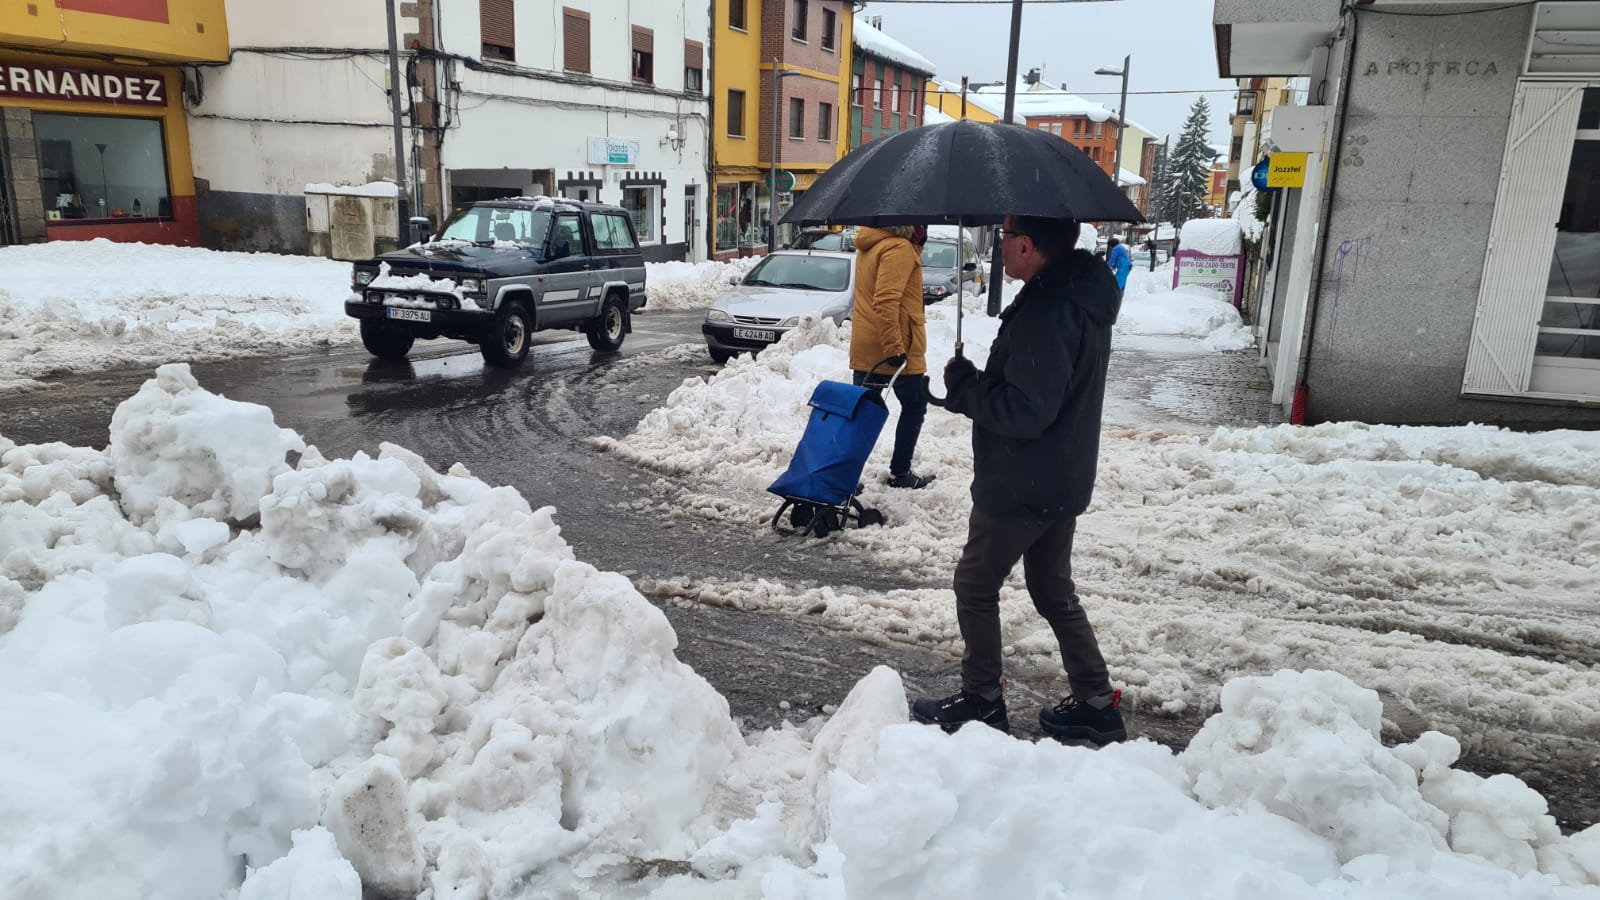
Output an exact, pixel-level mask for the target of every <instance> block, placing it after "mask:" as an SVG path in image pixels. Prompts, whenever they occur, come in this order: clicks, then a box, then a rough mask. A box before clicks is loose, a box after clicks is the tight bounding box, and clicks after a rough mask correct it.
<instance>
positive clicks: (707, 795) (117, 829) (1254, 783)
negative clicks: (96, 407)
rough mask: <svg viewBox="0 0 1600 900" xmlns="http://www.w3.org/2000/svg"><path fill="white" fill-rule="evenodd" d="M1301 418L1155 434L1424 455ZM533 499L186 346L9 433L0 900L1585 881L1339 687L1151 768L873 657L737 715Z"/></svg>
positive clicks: (1482, 788)
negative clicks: (920, 698) (1298, 437)
mask: <svg viewBox="0 0 1600 900" xmlns="http://www.w3.org/2000/svg"><path fill="white" fill-rule="evenodd" d="M830 349H835V348H833V347H832V346H831V345H829V344H826V343H824V342H819V343H818V344H816V345H814V346H812V347H811V348H809V349H808V350H807V351H803V352H801V353H798V354H795V353H791V354H789V355H788V356H787V360H788V364H789V365H790V366H792V367H797V368H799V369H802V370H803V367H804V365H805V362H804V361H803V360H802V357H803V356H804V355H805V353H807V352H809V353H811V354H812V356H813V357H825V356H826V355H827V351H829V350H830ZM765 356H766V355H765V354H764V355H763V357H764V358H765ZM784 356H785V354H783V353H782V352H780V353H775V354H773V357H774V358H775V359H776V358H783V357H784ZM741 368H753V366H749V365H747V366H744V367H740V366H735V367H732V368H730V370H729V372H730V373H733V374H734V375H737V374H738V372H739V370H740V369H741ZM750 374H751V373H749V372H746V373H745V378H746V381H747V382H748V380H749V375H750ZM729 381H730V382H731V381H733V378H732V377H731V376H730V379H729ZM1326 438H1327V436H1324V439H1323V440H1319V441H1317V442H1316V443H1315V444H1314V445H1313V447H1311V448H1307V447H1299V448H1296V447H1292V446H1290V445H1289V444H1287V443H1280V444H1277V445H1274V444H1272V443H1271V441H1272V436H1271V435H1270V434H1268V435H1265V436H1260V437H1258V438H1257V439H1256V440H1257V441H1258V442H1261V443H1258V444H1257V445H1250V444H1248V443H1247V442H1244V441H1240V440H1235V441H1233V442H1232V444H1233V445H1232V446H1228V445H1227V444H1228V443H1229V442H1228V441H1226V440H1224V441H1223V444H1224V445H1223V446H1212V447H1209V448H1205V449H1204V450H1202V448H1200V447H1197V446H1195V445H1194V444H1192V443H1188V442H1184V443H1182V444H1181V445H1180V447H1179V449H1178V452H1179V453H1186V454H1200V453H1203V452H1209V453H1211V454H1222V455H1226V454H1250V453H1254V454H1262V455H1272V454H1276V455H1284V456H1289V455H1294V454H1297V453H1298V454H1299V455H1300V456H1301V457H1302V458H1303V459H1305V460H1306V462H1307V463H1309V462H1311V460H1310V456H1311V455H1312V454H1310V453H1309V452H1308V450H1310V449H1320V450H1322V451H1329V450H1333V449H1335V448H1337V449H1338V450H1339V452H1342V453H1349V454H1352V455H1354V456H1355V457H1357V459H1358V461H1360V460H1367V461H1371V462H1385V461H1390V460H1408V459H1410V457H1413V456H1415V455H1417V453H1416V447H1408V446H1407V445H1405V444H1404V443H1403V442H1400V443H1393V442H1383V443H1381V444H1377V445H1374V444H1370V443H1366V442H1363V441H1360V440H1357V439H1354V438H1352V437H1350V436H1349V435H1344V436H1341V437H1339V440H1340V441H1342V442H1343V446H1339V445H1338V444H1336V443H1334V442H1330V441H1329V440H1326ZM1126 440H1130V441H1132V440H1138V441H1145V442H1150V441H1152V436H1149V435H1145V436H1142V437H1139V438H1126ZM1435 443H1436V442H1435ZM1491 444H1492V442H1491ZM1429 446H1434V444H1430V445H1429ZM1502 449H1503V448H1502ZM1248 458H1249V457H1248V456H1247V455H1241V456H1240V459H1241V460H1248ZM1432 458H1433V459H1436V460H1437V462H1435V463H1434V464H1436V465H1440V466H1445V465H1450V466H1455V465H1461V464H1465V463H1467V462H1468V461H1471V462H1472V463H1475V464H1477V465H1479V466H1482V467H1485V468H1489V467H1493V466H1496V465H1502V463H1497V462H1496V460H1497V459H1499V458H1500V457H1498V456H1496V449H1495V447H1493V446H1487V447H1485V446H1481V445H1475V446H1458V447H1456V448H1455V449H1454V450H1452V451H1450V452H1448V453H1442V454H1437V455H1435V456H1433V457H1432ZM1203 461H1214V457H1205V456H1201V457H1197V458H1195V459H1194V462H1195V463H1196V464H1201V463H1202V462H1203ZM1403 464H1404V465H1405V466H1406V467H1407V469H1408V471H1412V472H1416V473H1422V472H1425V471H1426V470H1425V469H1423V468H1421V467H1420V464H1419V463H1418V462H1416V461H1410V462H1405V463H1403ZM1519 471H1520V472H1522V473H1523V474H1525V475H1534V474H1537V475H1538V476H1540V477H1554V476H1557V475H1560V476H1562V477H1564V478H1567V479H1568V480H1569V481H1570V480H1572V479H1571V475H1572V471H1573V469H1572V467H1571V466H1567V467H1563V466H1562V464H1561V461H1560V460H1559V459H1558V458H1556V457H1552V456H1544V457H1540V458H1539V460H1538V461H1537V462H1535V463H1526V462H1525V463H1524V464H1523V468H1521V469H1520V470H1519ZM1188 475H1189V476H1190V477H1189V478H1188V482H1189V485H1190V486H1191V487H1192V486H1193V484H1194V482H1195V480H1196V476H1198V475H1199V473H1198V472H1197V471H1195V470H1192V469H1191V470H1188ZM1227 477H1229V476H1228V474H1227V473H1225V472H1207V473H1205V474H1204V476H1203V479H1202V480H1206V481H1210V482H1211V486H1210V489H1208V490H1204V491H1201V494H1202V495H1203V496H1207V497H1216V496H1217V493H1216V492H1217V490H1218V489H1219V488H1220V487H1221V485H1220V479H1224V478H1227ZM1417 477H1421V476H1420V474H1418V475H1417ZM1164 479H1165V480H1172V483H1171V484H1169V485H1168V488H1169V489H1170V490H1174V491H1181V489H1182V488H1183V487H1184V485H1183V484H1182V481H1183V479H1180V478H1177V477H1176V473H1175V471H1174V470H1173V469H1172V468H1171V467H1168V468H1163V469H1158V470H1157V471H1156V472H1154V473H1153V477H1152V479H1150V480H1149V481H1147V482H1146V483H1145V488H1146V489H1154V488H1155V487H1156V486H1157V485H1158V484H1159V483H1160V482H1161V481H1162V480H1164ZM1526 499H1527V498H1525V500H1526ZM1180 505H1181V504H1180ZM1496 512H1503V510H1496ZM558 521H559V514H558V513H557V512H556V511H555V510H553V509H550V508H545V509H539V510H534V509H531V508H530V507H529V506H528V504H527V503H526V501H525V500H523V498H522V497H520V496H519V495H518V494H517V493H516V492H515V491H512V490H510V489H508V488H495V487H492V486H490V485H487V484H484V483H483V482H481V481H479V480H477V479H475V478H473V477H472V476H471V474H470V473H468V472H466V471H465V470H463V469H461V468H460V467H455V468H453V469H452V470H450V471H449V472H446V473H439V472H436V471H433V470H431V469H430V468H429V467H428V466H427V465H426V464H425V463H423V461H422V460H421V459H419V458H418V457H417V456H415V455H414V454H412V453H410V452H408V451H406V450H404V449H403V448H399V447H394V446H391V445H385V446H384V447H383V448H382V450H381V452H380V455H379V457H378V458H376V459H374V458H369V457H367V456H366V455H364V454H358V455H357V456H356V457H355V458H353V459H349V460H329V459H325V458H323V456H322V455H321V454H320V453H318V452H317V451H316V450H315V448H313V447H308V446H306V445H305V443H304V441H303V440H302V439H301V438H300V437H299V436H298V435H296V434H294V433H293V432H289V431H286V430H282V429H280V428H278V427H277V426H276V425H275V423H274V421H273V418H272V415H271V413H270V411H268V410H266V409H265V408H263V407H259V406H253V405H250V404H243V403H238V402H234V401H228V400H225V399H223V398H221V397H218V396H216V395H214V394H211V393H209V392H207V391H206V390H204V389H203V387H202V386H200V385H198V384H197V383H196V382H195V381H194V379H193V378H192V376H191V375H190V374H189V372H188V370H187V368H186V367H183V366H167V367H164V368H162V369H161V370H160V371H159V372H158V373H157V376H156V377H155V378H153V379H151V380H150V381H149V382H147V383H146V384H145V385H144V387H143V388H142V389H141V390H140V391H139V392H138V394H136V395H135V396H134V397H131V398H130V399H128V400H127V401H126V402H124V403H123V404H122V405H121V407H119V409H118V410H117V413H116V415H115V416H114V418H113V422H112V426H111V435H110V442H109V444H108V446H107V447H106V449H105V450H104V451H97V450H91V449H85V448H74V447H69V446H66V445H63V444H48V445H32V446H15V445H13V444H11V443H10V442H9V441H6V440H5V439H4V438H3V437H0V683H3V684H5V685H6V690H5V691H4V692H0V735H3V736H4V737H3V738H0V846H5V847H7V848H8V849H9V850H11V851H12V852H10V853H7V854H5V855H3V856H0V893H3V894H4V896H6V897H7V898H8V900H11V898H15V900H78V898H84V900H88V898H95V900H121V898H129V900H133V898H147V897H154V896H160V897H163V898H171V900H191V898H192V900H202V898H203V900H212V898H217V897H232V898H237V900H296V898H307V897H315V898H318V900H358V898H360V897H361V896H362V895H363V889H365V890H366V891H368V892H370V893H371V894H381V895H388V896H408V897H409V896H421V897H431V898H445V897H449V898H454V900H487V898H489V897H546V896H574V895H593V896H602V897H608V898H611V897H616V898H630V897H636V898H644V897H650V898H657V900H687V898H705V897H717V898H729V900H732V898H751V900H754V898H758V897H760V898H795V900H799V898H815V900H843V898H873V900H880V898H907V900H910V898H919V900H921V898H950V900H957V898H970V897H973V896H996V897H1044V896H1056V895H1063V896H1064V895H1065V894H1067V893H1070V894H1072V895H1075V896H1076V895H1082V896H1096V897H1109V898H1129V900H1132V898H1140V897H1179V896H1181V897H1190V898H1219V900H1220V898H1233V897H1240V896H1250V897H1268V896H1270V897H1308V898H1309V897H1329V898H1333V897H1338V898H1374V900H1376V898H1399V897H1405V898H1440V900H1463V898H1466V900H1473V898H1483V900H1491V898H1492V900H1504V898H1552V900H1580V898H1589V900H1593V898H1597V897H1600V888H1597V887H1595V885H1596V884H1600V828H1597V829H1590V830H1589V831H1588V832H1585V833H1583V834H1579V835H1575V836H1572V837H1563V836H1562V835H1561V834H1560V833H1559V831H1558V829H1557V828H1556V826H1555V823H1554V822H1553V820H1551V819H1550V817H1549V816H1548V815H1545V814H1544V808H1545V806H1544V800H1543V798H1541V797H1539V796H1538V795H1537V794H1535V793H1534V792H1532V791H1530V790H1529V789H1528V788H1527V787H1526V786H1525V785H1523V784H1522V783H1520V782H1518V781H1517V780H1516V779H1514V778H1510V777H1505V776H1501V777H1496V778H1492V779H1488V780H1485V779H1482V778H1479V777H1477V776H1475V775H1471V774H1468V773H1465V772H1462V771H1459V770H1456V769H1454V768H1452V764H1453V763H1454V761H1455V759H1456V757H1457V754H1458V752H1459V744H1458V743H1457V741H1455V740H1454V739H1453V738H1450V737H1448V736H1445V735H1442V734H1436V733H1434V734H1426V735H1423V736H1422V738H1421V739H1420V740H1417V741H1415V742H1413V743H1409V744H1405V745H1403V746H1398V747H1393V748H1385V747H1384V746H1383V745H1382V744H1380V743H1379V735H1380V731H1381V728H1382V723H1381V717H1382V705H1381V704H1380V702H1379V699H1378V697H1377V695H1376V694H1374V693H1373V692H1372V691H1370V690H1367V689H1364V688H1361V687H1357V686H1356V685H1355V684H1353V683H1351V681H1350V680H1349V679H1347V678H1345V677H1344V676H1341V675H1338V674H1334V673H1331V672H1318V671H1307V672H1293V671H1285V672H1279V673H1277V674H1274V675H1271V676H1270V677H1261V678H1238V679H1234V680H1232V681H1230V682H1229V683H1228V684H1227V686H1226V687H1225V688H1224V689H1223V690H1222V692H1221V698H1220V700H1221V711H1220V712H1219V713H1218V714H1217V715H1215V716H1214V717H1212V719H1211V721H1209V722H1208V723H1207V725H1206V727H1205V728H1204V729H1203V730H1202V731H1201V733H1200V734H1199V735H1197V736H1196V738H1195V739H1194V741H1193V742H1192V744H1191V745H1190V747H1189V748H1188V749H1187V750H1186V751H1185V752H1183V753H1181V754H1173V753H1172V752H1171V751H1169V750H1168V749H1166V748H1163V747H1161V746H1159V745H1156V744H1152V743H1149V742H1147V741H1136V742H1132V743H1128V744H1123V745H1116V746H1112V747H1108V748H1106V749H1104V750H1100V751H1090V750H1086V749H1083V748H1077V747H1065V746H1060V745H1057V744H1054V743H1048V742H1046V743H1041V744H1032V743H1029V742H1025V741H1018V740H1014V739H1012V738H1008V737H1006V736H1003V735H1000V734H998V733H996V732H993V731H990V730H988V729H984V728H969V729H966V730H963V731H962V732H960V733H958V734H956V735H953V736H949V735H945V734H943V733H942V732H939V731H938V730H935V729H931V728H927V727H923V726H917V725H911V724H907V723H906V697H905V692H904V688H903V686H902V684H901V682H900V680H899V678H898V677H897V675H896V674H895V673H894V672H892V671H890V670H887V669H879V670H876V671H874V672H872V673H871V674H870V675H868V676H867V677H865V678H864V679H863V680H862V681H861V682H860V683H859V684H858V685H857V687H856V688H855V690H854V691H852V692H851V694H850V695H849V697H847V698H846V699H845V700H844V702H843V703H842V704H841V706H840V707H839V709H838V711H837V712H836V713H834V714H833V715H832V716H831V717H830V718H828V719H827V720H825V721H824V720H821V719H818V720H813V721H810V722H806V723H803V724H801V725H799V726H794V727H785V728H783V729H781V730H774V731H768V732H763V733H761V734H752V735H741V734H740V733H739V732H738V731H737V730H736V729H735V727H734V726H733V723H732V722H731V721H730V720H729V718H728V712H727V705H726V703H725V701H724V700H723V699H722V698H721V697H720V696H719V695H718V694H717V693H716V692H715V691H713V690H712V689H711V688H710V686H708V685H707V684H706V683H705V682H704V681H703V680H702V679H701V678H700V677H699V676H698V675H696V674H695V673H694V672H692V671H691V670H689V669H687V668H686V667H685V666H683V665H682V664H681V663H680V662H678V660H677V659H676V658H675V656H674V653H673V650H674V647H675V646H676V642H677V636H676V635H675V634H673V632H672V629H671V628H670V627H669V626H668V625H667V622H666V620H665V618H664V617H663V616H662V614H661V613H660V611H659V610H657V609H656V608H655V607H653V606H651V605H650V604H649V603H648V602H647V601H646V600H645V599H644V598H643V597H641V596H640V595H639V594H638V593H637V592H636V591H635V590H634V589H633V587H632V586H631V585H630V584H629V583H628V582H627V580H626V579H625V578H623V577H622V576H620V575H616V574H613V573H606V572H600V571H597V570H595V569H594V568H593V567H591V566H589V565H587V564H585V563H583V562H582V561H580V560H576V559H574V558H573V554H572V552H571V550H570V549H569V548H568V546H567V545H566V544H565V542H563V541H562V539H561V537H560V534H559V529H558V527H557V523H558ZM1211 524H1213V523H1212V522H1209V521H1208V522H1196V521H1190V522H1188V523H1186V527H1200V528H1204V527H1209V526H1210V525H1211ZM1193 537H1194V538H1195V539H1198V538H1199V537H1201V535H1199V534H1198V533H1197V534H1195V535H1193ZM1156 549H1157V551H1158V552H1159V549H1160V548H1159V547H1157V548H1156ZM1155 564H1157V563H1156V560H1155V559H1152V560H1150V561H1147V562H1146V566H1151V565H1155ZM792 599H793V598H791V600H792ZM1148 618H1150V620H1151V621H1150V623H1149V624H1150V625H1151V626H1152V627H1157V626H1159V627H1163V628H1171V629H1173V630H1194V629H1196V626H1197V625H1199V624H1200V623H1199V622H1197V621H1193V620H1190V621H1179V620H1177V619H1173V618H1169V617H1168V616H1166V615H1164V614H1163V613H1161V612H1159V611H1157V612H1155V613H1154V614H1153V615H1150V616H1148ZM1200 637H1201V638H1210V637H1215V635H1207V634H1201V635H1200ZM1247 646H1248V645H1245V644H1243V643H1242V642H1240V643H1238V644H1236V645H1235V646H1233V647H1228V648H1225V649H1227V650H1229V651H1239V650H1245V649H1247ZM1124 649H1126V648H1120V647H1119V648H1117V650H1119V651H1121V650H1124ZM1290 661H1291V662H1292V661H1293V660H1290ZM1490 699H1491V702H1493V700H1494V698H1490ZM1571 699H1572V700H1573V702H1574V703H1575V704H1576V703H1587V704H1588V705H1589V708H1590V709H1591V710H1592V709H1593V703H1592V697H1591V696H1588V695H1586V694H1584V693H1581V692H1576V691H1575V692H1574V693H1573V694H1572V698H1571ZM1063 846H1067V847H1073V848H1076V850H1077V852H1073V853H1062V852H1060V848H1061V847H1063Z"/></svg>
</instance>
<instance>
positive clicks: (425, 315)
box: [389, 306, 433, 322]
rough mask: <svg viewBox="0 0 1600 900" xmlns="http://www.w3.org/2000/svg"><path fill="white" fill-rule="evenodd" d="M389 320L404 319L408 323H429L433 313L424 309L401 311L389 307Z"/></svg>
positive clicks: (400, 309) (397, 308)
mask: <svg viewBox="0 0 1600 900" xmlns="http://www.w3.org/2000/svg"><path fill="white" fill-rule="evenodd" d="M389 318H391V319H405V320H406V321H408V322H431V321H433V313H432V312H431V311H429V310H426V309H402V308H400V307H398V306H391V307H389Z"/></svg>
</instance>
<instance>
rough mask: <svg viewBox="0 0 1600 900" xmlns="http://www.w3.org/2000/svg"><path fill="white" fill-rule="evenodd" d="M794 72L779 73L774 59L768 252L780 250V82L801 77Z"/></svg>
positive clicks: (768, 185) (768, 201)
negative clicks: (796, 76)
mask: <svg viewBox="0 0 1600 900" xmlns="http://www.w3.org/2000/svg"><path fill="white" fill-rule="evenodd" d="M799 74H800V73H799V72H795V71H793V70H788V71H782V72H780V71H778V58H777V57H776V56H774V57H773V58H772V159H771V164H772V167H771V170H770V171H771V173H772V174H771V176H770V177H771V180H770V181H768V182H767V252H768V253H771V252H772V251H774V250H776V249H778V103H779V102H780V98H781V97H782V91H780V90H778V82H780V81H782V80H783V79H785V78H788V77H789V76H790V75H799Z"/></svg>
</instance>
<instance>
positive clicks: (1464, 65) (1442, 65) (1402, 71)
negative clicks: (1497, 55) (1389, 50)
mask: <svg viewBox="0 0 1600 900" xmlns="http://www.w3.org/2000/svg"><path fill="white" fill-rule="evenodd" d="M1361 74H1362V76H1364V77H1366V78H1371V77H1372V76H1374V75H1385V76H1395V77H1398V76H1401V75H1410V76H1411V77H1413V78H1415V77H1417V76H1419V75H1427V76H1429V77H1433V76H1435V75H1446V76H1450V77H1459V76H1462V75H1466V76H1468V77H1470V78H1478V77H1484V76H1491V77H1492V76H1495V75H1499V74H1500V67H1499V66H1498V65H1496V64H1495V61H1494V60H1492V59H1491V60H1481V59H1427V60H1423V59H1394V60H1389V61H1388V62H1381V63H1380V62H1369V63H1367V67H1366V68H1365V69H1362V70H1361Z"/></svg>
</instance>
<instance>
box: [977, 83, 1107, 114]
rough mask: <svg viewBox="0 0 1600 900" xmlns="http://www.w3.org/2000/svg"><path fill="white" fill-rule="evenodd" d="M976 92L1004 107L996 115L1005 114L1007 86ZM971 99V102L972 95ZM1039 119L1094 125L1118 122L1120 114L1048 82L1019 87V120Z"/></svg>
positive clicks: (979, 89)
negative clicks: (1062, 118)
mask: <svg viewBox="0 0 1600 900" xmlns="http://www.w3.org/2000/svg"><path fill="white" fill-rule="evenodd" d="M976 93H977V95H978V96H980V97H985V98H988V99H990V100H991V101H993V100H996V99H998V100H999V102H1000V104H1001V106H1002V108H1001V109H999V110H995V111H994V113H995V115H1003V114H1004V112H1005V110H1004V104H1005V100H1004V98H1005V95H1006V86H1005V85H1003V84H991V85H985V86H983V87H980V88H978V89H977V91H976ZM968 97H969V99H970V97H971V94H969V95H968ZM985 108H987V107H985ZM1036 116H1083V117H1085V118H1087V119H1089V121H1091V122H1105V121H1108V120H1112V119H1115V118H1116V117H1117V114H1116V112H1114V111H1113V110H1112V109H1111V108H1110V107H1108V106H1106V105H1105V104H1103V103H1096V102H1094V101H1093V100H1088V99H1085V98H1083V97H1080V96H1078V95H1077V94H1071V93H1068V92H1067V91H1065V90H1062V89H1061V88H1060V87H1059V86H1057V85H1053V84H1050V83H1049V82H1046V81H1041V82H1039V83H1038V84H1033V85H1029V84H1019V85H1017V96H1016V117H1020V118H1023V119H1028V118H1033V117H1036Z"/></svg>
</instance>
